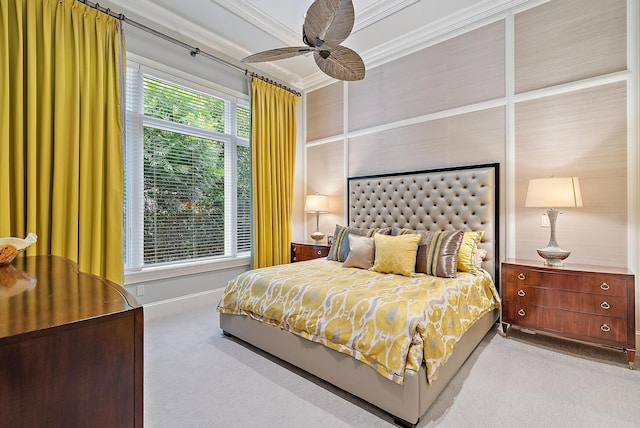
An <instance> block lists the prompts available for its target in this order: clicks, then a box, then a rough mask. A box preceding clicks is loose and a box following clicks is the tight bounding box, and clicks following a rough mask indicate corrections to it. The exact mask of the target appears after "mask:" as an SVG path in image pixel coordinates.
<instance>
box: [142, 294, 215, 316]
mask: <svg viewBox="0 0 640 428" xmlns="http://www.w3.org/2000/svg"><path fill="white" fill-rule="evenodd" d="M222 292H223V289H222V288H220V289H218V290H210V291H203V292H201V293H195V294H189V295H186V296H180V297H176V298H173V299H167V300H161V301H158V302H153V303H147V304H145V305H143V307H144V320H145V321H150V320H154V319H157V318H162V317H166V316H171V315H177V314H180V313H185V312H189V311H190V310H192V309H196V308H201V307H203V306H209V307H211V310H215V308H216V307H217V306H218V303H219V302H220V299H221V298H222Z"/></svg>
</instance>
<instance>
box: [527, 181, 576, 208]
mask: <svg viewBox="0 0 640 428" xmlns="http://www.w3.org/2000/svg"><path fill="white" fill-rule="evenodd" d="M524 206H525V207H533V208H560V207H581V206H582V195H581V194H580V183H579V182H578V177H551V178H533V179H531V180H529V188H528V189H527V199H526V201H525V203H524Z"/></svg>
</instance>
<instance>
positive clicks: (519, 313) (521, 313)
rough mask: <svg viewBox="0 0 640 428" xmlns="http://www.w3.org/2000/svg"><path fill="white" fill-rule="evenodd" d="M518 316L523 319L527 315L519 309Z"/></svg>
mask: <svg viewBox="0 0 640 428" xmlns="http://www.w3.org/2000/svg"><path fill="white" fill-rule="evenodd" d="M518 315H520V316H521V317H523V316H525V315H527V313H526V312H525V311H524V309H520V310H519V311H518ZM600 328H602V327H600Z"/></svg>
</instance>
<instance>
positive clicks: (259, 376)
mask: <svg viewBox="0 0 640 428" xmlns="http://www.w3.org/2000/svg"><path fill="white" fill-rule="evenodd" d="M144 334H145V349H144V353H145V358H144V359H145V382H144V388H145V391H144V397H145V402H144V405H145V412H144V417H145V427H148V428H156V427H157V428H172V427H176V428H177V427H180V428H185V427H331V428H333V427H372V428H373V427H389V426H393V419H392V418H391V417H390V416H389V415H387V414H386V413H384V412H382V411H380V410H378V409H377V408H375V407H373V406H370V405H368V404H367V403H365V402H363V401H361V400H359V399H357V398H355V397H353V396H351V395H349V394H346V393H344V392H342V391H340V390H338V389H336V388H334V387H333V386H331V385H329V384H326V383H325V382H323V381H321V380H319V379H317V378H315V377H312V376H309V375H306V374H305V373H303V372H302V371H300V370H298V369H296V368H294V367H292V366H290V365H288V364H286V363H283V362H281V361H280V360H277V359H274V358H272V357H269V356H268V355H266V354H264V353H262V352H261V351H258V350H256V349H255V348H252V347H250V346H249V345H245V344H243V343H242V342H240V341H238V340H237V339H233V338H227V337H224V336H223V335H222V332H221V330H220V328H219V323H218V314H217V312H215V308H211V307H203V308H201V309H197V310H192V311H190V312H189V313H185V314H178V315H173V316H168V317H164V318H157V319H152V320H150V321H147V322H146V323H145V333H144ZM639 398H640V370H634V371H632V370H629V369H628V368H626V356H625V355H623V354H622V353H620V352H617V351H612V350H603V349H600V348H594V347H591V346H584V345H579V344H574V343H571V342H565V341H558V340H554V339H551V338H548V337H544V336H541V335H535V336H531V335H528V334H525V333H521V332H517V331H514V332H513V333H510V336H509V338H506V339H505V338H504V337H502V336H501V335H499V334H498V333H497V330H496V331H493V332H490V333H489V334H488V335H487V336H486V337H485V338H484V340H483V341H482V343H481V344H480V345H479V346H478V348H477V349H476V350H475V351H474V353H473V354H472V355H471V357H470V358H469V359H468V360H467V362H466V363H465V365H464V366H463V367H462V369H461V371H460V372H459V373H458V374H457V375H456V376H455V377H454V379H453V380H452V381H451V383H450V384H449V385H448V386H447V387H446V388H445V390H444V391H443V393H442V394H441V395H440V397H439V398H438V399H437V400H436V402H435V403H434V404H433V406H432V407H431V408H430V409H429V410H428V411H427V413H426V415H425V416H424V417H423V418H422V419H421V421H420V422H419V424H418V426H419V427H436V426H437V427H489V426H491V427H519V428H521V427H547V428H551V427H581V428H582V427H607V428H614V427H630V426H639V425H640V404H639V402H638V399H639Z"/></svg>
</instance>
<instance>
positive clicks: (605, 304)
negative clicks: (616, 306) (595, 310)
mask: <svg viewBox="0 0 640 428" xmlns="http://www.w3.org/2000/svg"><path fill="white" fill-rule="evenodd" d="M600 307H601V308H602V309H609V308H610V307H611V305H610V304H609V303H607V302H602V303H600Z"/></svg>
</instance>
